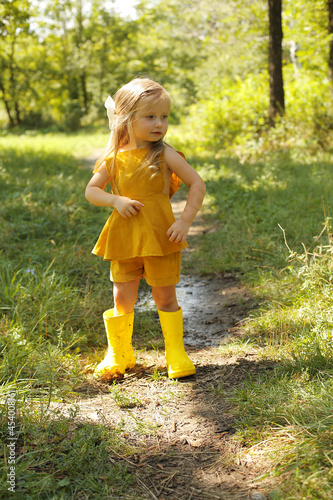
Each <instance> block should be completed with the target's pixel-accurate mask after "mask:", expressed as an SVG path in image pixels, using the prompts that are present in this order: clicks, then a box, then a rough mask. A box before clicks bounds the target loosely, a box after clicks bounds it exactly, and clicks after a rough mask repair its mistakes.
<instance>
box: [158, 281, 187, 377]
mask: <svg viewBox="0 0 333 500" xmlns="http://www.w3.org/2000/svg"><path fill="white" fill-rule="evenodd" d="M152 293H153V298H154V301H155V304H156V306H157V309H158V314H159V317H160V322H161V327H162V333H163V337H164V340H165V354H166V362H167V367H168V376H169V377H170V378H181V377H188V376H189V375H194V374H195V366H194V365H193V363H192V361H191V360H190V359H189V357H188V355H187V354H186V352H185V349H184V344H183V311H182V309H181V308H180V307H179V305H178V302H177V296H176V287H175V285H169V286H160V287H152Z"/></svg>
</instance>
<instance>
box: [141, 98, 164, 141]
mask: <svg viewBox="0 0 333 500" xmlns="http://www.w3.org/2000/svg"><path fill="white" fill-rule="evenodd" d="M151 101H152V102H151V103H149V102H147V100H144V102H143V104H141V105H140V107H139V108H138V110H137V112H136V113H135V116H134V120H133V123H132V130H133V136H134V137H133V140H134V142H135V144H134V145H135V146H136V147H137V148H145V147H147V146H149V145H150V143H152V142H157V141H160V140H162V139H163V137H164V136H165V134H166V132H167V130H168V117H169V112H170V101H169V100H168V99H161V100H160V101H155V102H154V101H153V100H151Z"/></svg>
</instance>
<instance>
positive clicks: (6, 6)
mask: <svg viewBox="0 0 333 500" xmlns="http://www.w3.org/2000/svg"><path fill="white" fill-rule="evenodd" d="M30 10H31V6H30V4H29V1H28V0H24V1H19V0H13V1H12V2H10V1H8V0H4V1H3V2H2V4H1V8H0V14H1V15H0V19H1V20H0V40H1V45H0V53H1V55H0V75H1V76H0V90H1V93H2V99H3V101H4V104H5V109H6V112H7V115H8V119H9V123H10V125H11V126H13V125H15V124H20V123H21V121H22V118H21V106H20V82H19V80H20V76H21V74H22V68H20V67H19V64H18V62H17V58H16V52H17V47H18V44H19V42H20V39H21V38H22V37H25V36H26V35H27V33H28V31H29V18H30V12H29V11H30Z"/></svg>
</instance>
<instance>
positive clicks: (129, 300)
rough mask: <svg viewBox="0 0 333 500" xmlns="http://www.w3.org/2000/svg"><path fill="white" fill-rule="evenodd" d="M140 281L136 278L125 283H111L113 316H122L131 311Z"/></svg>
mask: <svg viewBox="0 0 333 500" xmlns="http://www.w3.org/2000/svg"><path fill="white" fill-rule="evenodd" d="M140 279H141V278H137V279H135V280H133V281H128V282H127V283H113V298H114V316H122V315H123V314H129V313H131V312H132V311H133V309H134V306H135V303H136V299H137V297H138V290H139V284H140Z"/></svg>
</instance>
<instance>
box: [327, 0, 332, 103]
mask: <svg viewBox="0 0 333 500" xmlns="http://www.w3.org/2000/svg"><path fill="white" fill-rule="evenodd" d="M327 6H328V32H329V34H330V35H331V37H332V38H331V40H330V48H329V56H328V78H329V80H330V82H331V93H332V94H333V0H328V1H327Z"/></svg>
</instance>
